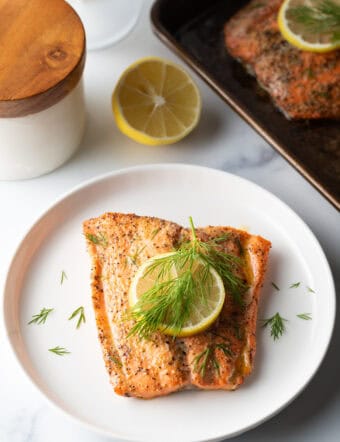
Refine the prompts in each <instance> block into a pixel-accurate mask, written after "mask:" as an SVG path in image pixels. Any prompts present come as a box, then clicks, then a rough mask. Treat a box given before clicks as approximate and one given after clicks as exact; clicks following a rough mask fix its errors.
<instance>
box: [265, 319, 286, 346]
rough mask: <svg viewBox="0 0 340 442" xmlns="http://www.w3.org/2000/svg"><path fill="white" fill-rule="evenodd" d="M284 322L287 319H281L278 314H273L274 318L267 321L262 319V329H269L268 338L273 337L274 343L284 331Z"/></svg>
mask: <svg viewBox="0 0 340 442" xmlns="http://www.w3.org/2000/svg"><path fill="white" fill-rule="evenodd" d="M285 322H287V319H285V318H282V316H281V315H280V313H279V312H277V313H275V315H274V316H272V317H271V318H268V319H262V327H268V326H269V327H270V336H272V337H273V339H274V341H276V340H277V339H279V338H280V337H281V336H282V335H283V333H284V332H285V330H286V327H285Z"/></svg>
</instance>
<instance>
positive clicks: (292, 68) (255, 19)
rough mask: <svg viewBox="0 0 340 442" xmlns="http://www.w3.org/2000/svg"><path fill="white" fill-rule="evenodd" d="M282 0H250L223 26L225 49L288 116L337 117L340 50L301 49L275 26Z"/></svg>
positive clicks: (297, 117)
mask: <svg viewBox="0 0 340 442" xmlns="http://www.w3.org/2000/svg"><path fill="white" fill-rule="evenodd" d="M282 3H283V0H261V1H258V0H253V1H251V2H249V3H248V4H247V5H246V6H245V7H244V8H242V9H240V11H238V12H237V13H236V14H235V15H234V16H233V17H232V18H231V19H230V20H229V21H228V22H227V23H226V25H225V28H224V34H225V44H226V47H227V49H228V51H229V53H230V54H231V55H232V56H233V57H235V58H236V59H238V60H239V61H241V63H243V64H244V65H245V66H246V67H247V69H248V70H249V71H250V72H251V73H253V74H254V75H255V76H256V78H257V80H258V82H259V83H260V85H261V86H262V87H263V88H264V89H266V90H267V91H268V93H269V94H270V96H271V97H272V99H273V101H274V103H275V104H276V106H277V107H278V108H279V109H280V110H281V111H282V112H283V113H284V114H285V115H286V116H287V117H288V118H291V119H316V118H331V119H339V118H340V50H335V51H331V52H328V53H325V54H318V53H315V52H307V51H301V50H299V49H297V48H295V47H294V46H292V45H291V44H290V43H288V42H287V41H286V40H285V39H284V38H283V37H282V35H281V33H280V30H279V27H278V21H277V16H278V11H279V8H280V6H281V4H282Z"/></svg>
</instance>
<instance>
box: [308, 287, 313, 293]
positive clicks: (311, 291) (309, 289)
mask: <svg viewBox="0 0 340 442" xmlns="http://www.w3.org/2000/svg"><path fill="white" fill-rule="evenodd" d="M307 290H308V291H309V293H315V292H314V290H313V289H311V288H310V287H308V286H307Z"/></svg>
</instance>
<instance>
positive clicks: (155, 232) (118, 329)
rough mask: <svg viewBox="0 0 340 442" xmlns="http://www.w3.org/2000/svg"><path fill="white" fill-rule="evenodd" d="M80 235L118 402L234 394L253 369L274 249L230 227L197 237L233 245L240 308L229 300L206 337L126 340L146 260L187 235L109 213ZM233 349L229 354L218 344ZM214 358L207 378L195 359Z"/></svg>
mask: <svg viewBox="0 0 340 442" xmlns="http://www.w3.org/2000/svg"><path fill="white" fill-rule="evenodd" d="M83 231H84V234H85V237H86V239H87V248H88V252H89V254H90V256H91V260H92V276H91V278H92V299H93V306H94V311H95V316H96V322H97V327H98V336H99V340H100V343H101V347H102V351H103V357H104V361H105V365H106V368H107V371H108V373H109V376H110V381H111V383H112V385H113V388H114V391H115V392H116V393H118V394H119V395H124V396H134V397H138V398H145V399H147V398H153V397H156V396H163V395H167V394H169V393H172V392H175V391H178V390H182V389H185V388H195V387H197V388H201V389H225V390H234V389H235V388H237V387H238V386H239V385H240V384H242V383H243V381H244V379H245V377H246V376H248V375H249V374H250V373H251V371H252V367H253V360H254V355H255V349H256V340H255V330H256V318H257V307H258V300H259V296H260V290H261V286H262V283H263V279H264V274H265V269H266V264H267V258H268V253H269V249H270V246H271V244H270V242H269V241H267V240H265V239H263V238H261V237H260V236H253V235H250V234H248V233H247V232H245V231H242V230H237V229H233V228H231V227H206V228H199V229H197V231H196V234H197V236H198V237H199V238H200V239H201V240H202V241H206V240H209V239H213V238H216V237H221V235H222V234H225V233H226V232H228V233H229V235H228V239H227V240H225V241H224V242H223V243H221V244H220V247H222V248H223V250H224V251H227V252H228V253H233V254H235V255H237V256H240V255H241V254H242V255H243V256H244V258H245V262H246V265H245V267H244V272H243V275H242V276H243V278H244V279H245V280H246V281H247V282H248V284H249V287H250V288H249V290H248V291H247V293H246V294H245V303H244V305H243V306H240V304H239V303H237V302H235V301H233V299H232V297H231V296H230V294H229V295H228V293H226V299H225V303H224V307H223V310H222V312H221V314H220V316H219V319H218V320H217V321H216V323H215V324H214V325H213V326H212V327H211V328H210V329H209V330H207V331H205V332H203V333H201V334H199V335H196V336H193V337H187V338H176V339H174V338H172V337H169V336H166V335H165V334H162V333H160V332H159V333H155V334H154V335H153V336H152V337H151V338H149V339H141V338H139V337H138V336H134V335H132V336H128V334H129V332H130V330H131V328H132V326H133V324H134V322H133V321H132V320H129V319H127V315H126V312H127V309H128V307H129V305H128V291H129V286H130V282H131V280H132V278H133V277H134V275H135V273H136V271H137V269H138V266H139V265H140V264H141V263H142V262H144V261H145V260H146V259H148V258H150V257H152V256H154V255H156V254H159V253H165V252H168V251H171V250H173V248H174V247H176V245H178V244H179V243H180V242H181V241H183V239H189V238H190V233H189V230H188V229H185V228H183V227H181V226H180V225H178V224H175V223H173V222H170V221H165V220H162V219H158V218H153V217H146V216H137V215H133V214H121V213H106V214H104V215H102V216H100V217H98V218H93V219H90V220H88V221H85V222H84V225H83ZM225 343H227V344H228V348H229V349H230V354H225V352H223V351H222V349H221V348H219V347H218V346H216V344H225ZM207 348H211V349H212V350H213V351H214V355H215V359H216V361H217V362H218V365H219V370H216V366H213V364H211V363H210V364H209V362H208V364H207V370H206V372H205V373H204V374H203V373H202V372H200V371H199V370H197V364H196V365H195V357H196V356H198V355H199V354H200V353H201V352H202V351H204V350H206V349H207Z"/></svg>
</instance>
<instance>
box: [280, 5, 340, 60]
mask: <svg viewBox="0 0 340 442" xmlns="http://www.w3.org/2000/svg"><path fill="white" fill-rule="evenodd" d="M332 1H333V3H334V4H335V7H336V8H339V11H340V0H332ZM321 3H322V1H321V0H285V1H284V2H283V3H282V5H281V8H280V11H279V15H278V24H279V28H280V31H281V34H282V35H283V37H284V38H285V39H286V40H287V41H288V42H289V43H290V44H292V45H293V46H296V47H297V48H299V49H301V50H303V51H310V52H329V51H333V50H335V49H338V48H339V47H340V40H337V41H334V40H333V36H334V32H333V31H336V30H335V29H332V27H327V29H324V30H323V31H321V32H319V33H318V32H313V31H312V30H311V28H310V26H309V25H308V24H307V23H306V20H302V19H301V16H303V14H306V12H305V13H304V12H303V11H306V10H305V9H301V8H309V11H312V10H313V11H314V12H310V13H309V14H312V15H309V16H310V17H313V16H316V17H320V16H322V14H323V13H322V10H321V9H320V5H321ZM297 8H298V9H297ZM299 11H300V12H299ZM323 16H324V17H325V14H323ZM302 18H303V17H302ZM302 21H304V23H303V22H302ZM337 26H338V25H337ZM337 33H338V34H339V29H338V30H337Z"/></svg>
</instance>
